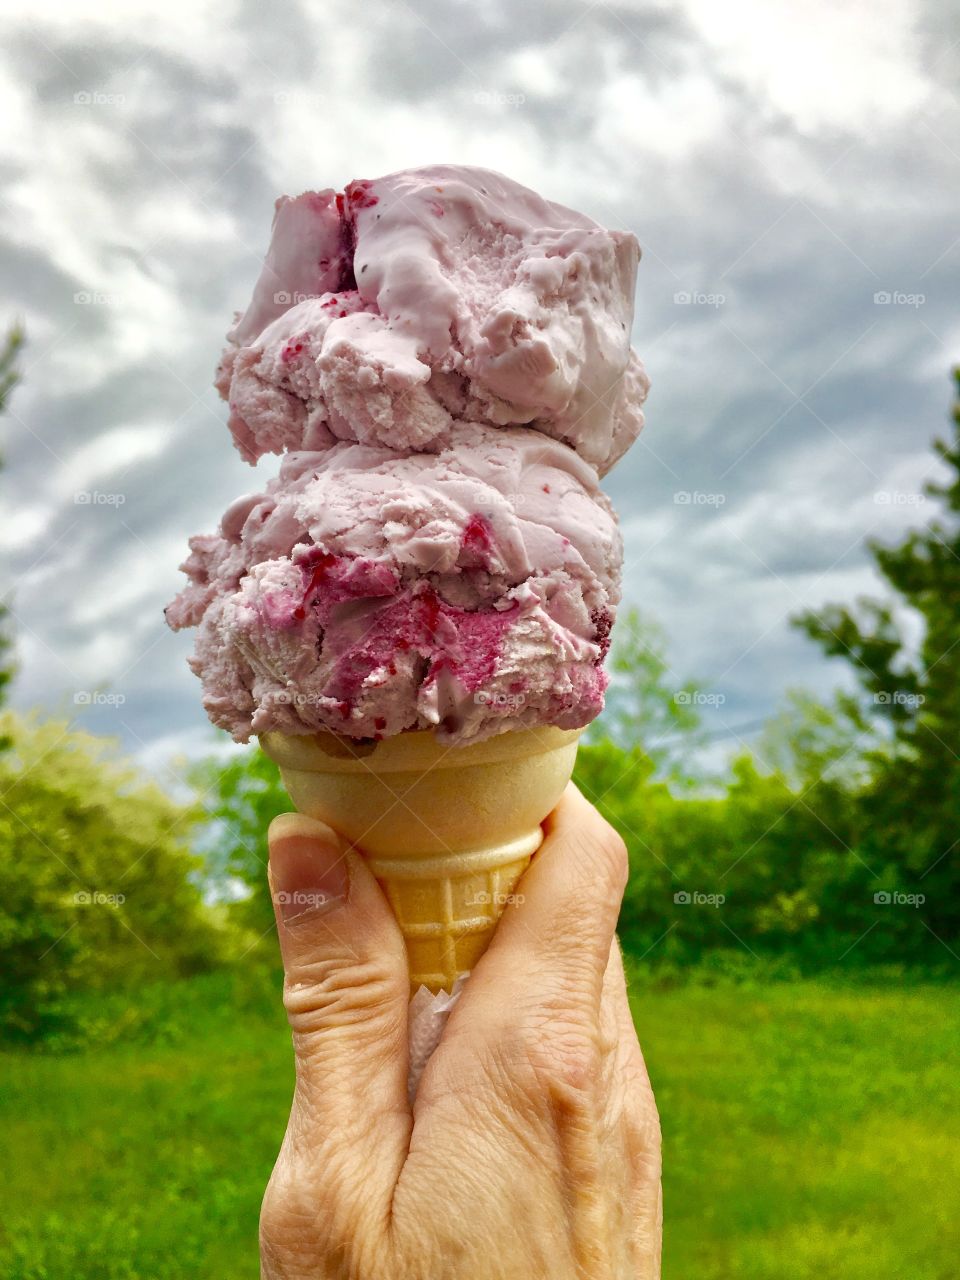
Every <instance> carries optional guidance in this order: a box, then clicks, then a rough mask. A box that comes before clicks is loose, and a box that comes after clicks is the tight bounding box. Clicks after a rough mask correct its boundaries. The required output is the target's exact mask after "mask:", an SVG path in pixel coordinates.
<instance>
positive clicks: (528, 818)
mask: <svg viewBox="0 0 960 1280" xmlns="http://www.w3.org/2000/svg"><path fill="white" fill-rule="evenodd" d="M578 737H579V732H578V731H576V730H563V729H554V728H542V729H526V730H517V731H511V732H507V733H502V734H500V735H498V736H496V737H493V738H487V739H485V740H484V741H482V742H478V743H472V744H470V745H468V746H462V747H456V746H453V747H451V746H449V745H445V744H444V743H442V742H438V741H437V739H436V737H435V736H434V734H433V733H432V732H429V731H428V732H415V733H403V734H399V735H397V736H396V737H392V738H387V739H385V740H384V741H382V742H379V743H377V744H375V745H374V746H369V745H364V744H360V743H352V742H347V741H345V740H344V739H342V738H337V737H335V736H334V735H332V734H327V733H319V734H315V735H302V736H301V735H293V734H284V733H266V734H263V735H262V736H261V738H260V745H261V747H262V748H263V750H264V751H265V752H266V754H267V755H268V756H270V758H271V759H272V760H275V761H276V763H277V764H278V765H279V766H280V773H281V777H282V778H283V784H284V786H285V787H286V789H287V792H288V793H289V795H290V798H291V800H292V801H293V803H294V804H295V805H296V807H297V809H298V810H299V811H300V812H301V813H305V814H309V815H310V816H311V817H314V818H320V819H322V820H323V821H324V822H327V823H329V824H330V826H332V827H333V828H334V829H335V830H337V831H339V832H340V833H341V834H342V835H343V836H345V837H346V838H347V839H348V840H349V841H350V842H351V843H352V844H354V845H355V846H356V847H357V849H358V850H359V851H360V852H361V853H362V854H363V855H364V857H365V858H366V861H367V864H368V865H369V867H370V868H371V870H372V871H373V873H374V875H375V876H376V877H377V879H378V881H379V882H380V884H381V886H382V887H383V889H384V891H385V892H386V894H387V897H388V898H389V900H390V904H391V906H392V907H393V910H394V913H395V914H396V917H397V921H398V922H399V924H400V928H401V930H402V932H403V936H404V939H405V940H406V944H407V958H408V962H409V966H410V985H411V991H412V992H415V991H416V990H418V988H419V987H420V986H425V987H428V988H429V989H430V990H431V991H441V990H447V991H449V990H451V989H452V987H453V984H454V983H455V982H456V980H457V978H458V977H460V976H461V975H462V974H464V973H468V972H469V971H470V970H471V969H472V968H473V966H474V965H475V964H476V962H477V961H478V960H479V958H480V956H481V955H482V954H483V952H484V951H485V950H486V947H487V944H488V943H489V941H490V938H491V937H492V935H493V931H494V928H495V927H496V924H497V921H498V920H499V918H500V916H501V914H502V913H503V909H504V906H505V905H506V903H507V902H508V900H509V897H510V895H511V894H512V893H513V891H514V889H515V887H516V884H517V881H518V880H519V878H520V876H521V874H522V873H523V871H524V870H525V868H526V866H527V864H528V863H529V861H530V858H531V856H532V855H533V853H534V852H535V851H536V849H537V848H538V846H539V845H540V842H541V840H542V839H543V832H542V830H541V827H540V823H541V821H542V820H543V819H544V818H545V817H546V815H547V814H548V813H549V812H550V810H551V809H552V808H553V807H554V805H555V804H556V803H557V801H558V800H559V798H560V795H561V793H562V792H563V789H564V787H565V786H566V784H567V782H568V780H569V778H570V774H571V772H572V771H573V762H574V758H575V756H576V753H577V739H578Z"/></svg>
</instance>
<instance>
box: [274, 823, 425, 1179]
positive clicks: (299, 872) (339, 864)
mask: <svg viewBox="0 0 960 1280" xmlns="http://www.w3.org/2000/svg"><path fill="white" fill-rule="evenodd" d="M269 841H270V882H271V888H272V890H273V899H274V908H275V911H276V916H277V931H278V934H279V939H280V950H281V954H282V956H283V964H284V970H285V982H284V1003H285V1005H286V1009H287V1016H288V1018H289V1020H290V1025H291V1027H292V1029H293V1043H294V1050H295V1054H296V1071H297V1086H296V1095H295V1099H294V1107H293V1112H292V1115H291V1122H290V1127H289V1129H288V1135H287V1142H288V1145H289V1147H290V1148H291V1151H292V1154H293V1155H294V1157H295V1158H302V1159H306V1160H310V1161H312V1162H314V1163H315V1164H317V1165H318V1166H321V1165H322V1170H323V1176H324V1179H325V1180H326V1182H327V1184H328V1185H332V1183H333V1182H334V1181H336V1180H337V1179H338V1178H339V1179H341V1180H346V1181H348V1182H350V1183H351V1184H353V1183H354V1182H355V1183H356V1184H357V1185H356V1186H351V1187H350V1188H346V1190H347V1191H350V1190H352V1191H353V1192H354V1193H355V1192H356V1191H358V1190H360V1189H361V1188H362V1189H363V1192H364V1195H368V1194H369V1192H370V1190H371V1186H370V1179H371V1178H373V1179H375V1178H379V1179H380V1180H381V1181H382V1184H383V1186H382V1188H381V1190H382V1192H383V1194H384V1196H388V1195H389V1194H390V1193H391V1192H392V1187H393V1185H394V1183H395V1181H396V1176H397V1173H398V1171H399V1168H400V1166H401V1164H402V1162H403V1158H404V1154H405V1152H406V1147H407V1142H408V1138H409V1129H410V1114H409V1107H408V1104H407V1093H406V1073H407V1039H406V1036H407V1000H408V978H407V964H406V954H405V951H404V946H403V938H402V937H401V934H400V931H399V929H398V927H397V925H396V922H395V920H394V918H393V915H392V913H391V911H390V907H389V905H388V904H387V901H386V899H385V898H384V896H383V894H382V893H381V891H380V887H379V885H378V884H377V882H376V881H375V880H374V878H373V876H372V875H371V874H370V872H369V871H368V869H367V868H366V866H364V864H363V862H362V860H361V859H360V858H359V857H358V855H357V854H356V853H355V852H353V851H352V850H347V849H346V848H345V846H344V845H343V843H342V842H341V840H340V838H339V837H338V836H337V835H336V834H335V833H334V832H333V831H331V830H330V828H329V827H327V826H325V825H324V824H323V823H321V822H317V821H315V820H314V819H312V818H307V817H304V816H302V815H300V814H284V815H283V816H282V817H280V818H277V819H275V820H274V822H273V823H271V826H270V835H269ZM374 1134H375V1135H376V1153H377V1159H376V1162H375V1168H373V1169H370V1170H366V1169H364V1168H362V1167H360V1166H359V1161H360V1159H361V1157H362V1155H363V1153H364V1152H369V1151H370V1150H371V1149H372V1144H371V1139H372V1136H373V1135H374ZM386 1203H387V1204H389V1199H387V1200H386Z"/></svg>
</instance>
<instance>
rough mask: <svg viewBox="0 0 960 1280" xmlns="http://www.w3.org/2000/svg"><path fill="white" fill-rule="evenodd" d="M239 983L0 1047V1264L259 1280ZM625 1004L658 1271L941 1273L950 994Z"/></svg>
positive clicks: (247, 1060)
mask: <svg viewBox="0 0 960 1280" xmlns="http://www.w3.org/2000/svg"><path fill="white" fill-rule="evenodd" d="M245 985H246V984H244V983H238V980H237V979H234V978H229V977H224V976H222V975H221V976H213V977H205V978H199V979H195V980H193V981H192V982H190V983H187V984H182V986H181V987H179V988H166V989H164V990H162V991H157V992H154V993H152V994H151V996H150V998H149V1000H148V1002H147V1004H148V1006H149V1007H148V1008H147V1010H146V1011H145V1012H144V1014H143V1015H142V1016H139V1017H138V1016H137V1015H133V1014H131V1013H130V1012H129V1011H127V1012H124V1010H123V1006H122V1005H121V1004H117V1005H116V1006H113V1005H111V1004H110V1003H109V1002H107V1003H104V1004H102V1005H101V1006H100V1007H99V1009H98V1014H97V1016H98V1017H99V1018H100V1021H101V1026H102V1032H103V1035H104V1036H105V1038H108V1039H109V1038H112V1043H109V1044H107V1045H106V1046H105V1047H103V1048H99V1049H96V1050H85V1051H84V1052H82V1053H76V1054H65V1055H62V1056H48V1055H43V1056H41V1055H36V1054H33V1055H28V1054H20V1053H6V1054H3V1055H0V1133H2V1138H0V1141H2V1143H3V1145H4V1147H5V1150H3V1151H2V1153H0V1154H2V1159H3V1168H4V1182H5V1186H4V1195H3V1201H4V1208H3V1210H2V1219H0V1274H2V1275H3V1276H4V1277H7V1278H8V1280H61V1278H63V1280H87V1278H89V1280H94V1277H95V1278H96V1280H167V1278H168V1277H169V1278H170V1280H173V1278H177V1280H180V1278H181V1277H184V1276H190V1277H192V1278H195V1280H204V1278H206V1277H210V1278H211V1280H225V1278H226V1277H229V1278H230V1280H244V1278H245V1277H249V1278H250V1280H254V1277H256V1276H257V1274H258V1271H257V1261H256V1223H257V1212H258V1207H259V1201H260V1195H261V1192H262V1188H263V1184H264V1182H265V1180H266V1178H267V1175H268V1173H269V1170H270V1167H271V1163H272V1160H273V1156H274V1153H275V1151H276V1148H277V1144H278V1142H279V1140H280V1136H281V1133H282V1128H283V1122H284V1114H285V1111H286V1107H287V1104H288V1100H289V1096H290V1090H291V1085H292V1071H291V1065H290V1061H289V1045H288V1039H287V1035H286V1031H285V1028H284V1025H283V1022H282V1019H281V1018H280V1017H279V1016H278V1015H277V1013H276V1009H275V1004H274V1002H273V991H272V979H271V980H270V982H266V981H265V980H258V981H257V982H256V983H255V984H251V989H250V990H245ZM634 1007H635V1013H636V1017H637V1023H638V1026H639V1028H640V1034H641V1040H642V1042H643V1044H644V1047H645V1050H646V1053H647V1059H648V1063H649V1066H650V1072H651V1075H652V1077H653V1081H654V1087H655V1089H656V1092H657V1096H658V1099H659V1103H660V1110H661V1114H662V1118H663V1128H664V1144H665V1162H666V1169H665V1177H664V1197H665V1218H666V1224H665V1240H666V1243H665V1265H664V1274H665V1276H666V1277H668V1278H674V1280H813V1278H814V1277H816V1278H817V1280H821V1277H824V1276H830V1277H831V1280H898V1278H899V1277H904V1280H954V1277H955V1276H956V1274H957V1271H956V1265H957V1262H956V1259H957V1252H956V1236H955V1224H956V1223H957V1221H958V1220H960V1082H958V1079H957V1074H956V1070H955V1063H956V1058H957V1049H958V1047H960V987H957V986H945V985H932V984H931V985H925V986H910V987H906V988H901V989H899V990H894V989H892V988H890V987H886V988H884V987H880V986H865V987H864V988H863V989H862V990H856V989H855V988H853V987H851V986H849V985H845V986H834V987H830V986H824V985H816V984H814V983H811V982H803V983H769V984H767V985H763V986H750V985H739V986H735V985H721V986H717V987H704V986H693V985H688V986H679V987H676V988H674V989H671V990H658V989H655V988H649V987H638V988H637V989H636V991H635V993H634ZM118 1020H119V1021H120V1022H121V1023H125V1024H126V1025H121V1026H118Z"/></svg>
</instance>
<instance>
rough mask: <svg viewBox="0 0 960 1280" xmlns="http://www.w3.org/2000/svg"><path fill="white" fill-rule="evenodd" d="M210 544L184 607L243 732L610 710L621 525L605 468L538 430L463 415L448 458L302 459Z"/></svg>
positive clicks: (450, 733) (217, 701)
mask: <svg viewBox="0 0 960 1280" xmlns="http://www.w3.org/2000/svg"><path fill="white" fill-rule="evenodd" d="M191 550H192V554H191V555H190V557H189V559H188V560H187V561H186V563H185V565H184V566H183V567H184V569H185V571H186V573H187V574H188V576H189V577H190V579H191V585H190V586H188V587H187V588H186V589H185V590H184V591H183V592H182V593H181V595H180V596H179V597H178V598H177V600H176V601H174V603H173V604H172V605H171V606H170V607H169V608H168V610H167V618H168V621H169V622H170V624H171V625H172V626H174V627H176V628H179V627H183V626H192V625H196V626H198V627H199V632H198V637H197V645H196V652H195V656H194V658H193V659H192V660H191V665H192V667H193V669H194V671H195V672H196V674H198V675H199V676H200V677H201V678H202V681H203V688H204V706H205V707H206V710H207V712H208V714H209V716H210V718H211V719H212V720H213V722H214V723H215V724H217V725H220V726H221V727H223V728H226V729H229V730H230V731H231V732H232V733H233V735H234V736H235V737H236V738H237V739H238V740H240V741H246V740H247V738H248V737H249V736H250V734H251V733H263V732H266V731H268V730H280V731H283V732H286V733H312V732H316V731H318V730H324V729H326V730H330V731H333V732H336V733H338V734H341V735H345V736H348V737H352V738H382V737H386V736H389V735H392V734H396V733H400V732H402V731H403V730H405V729H428V728H430V729H436V731H437V733H438V736H439V737H440V738H441V739H442V740H445V741H449V742H466V741H474V740H477V739H479V738H483V737H487V736H490V735H491V734H494V733H498V732H501V731H503V730H505V729H514V728H525V727H533V726H536V725H542V724H553V725H557V726H559V727H561V728H579V727H581V726H582V725H585V724H587V723H588V722H589V721H590V720H592V719H593V718H594V716H596V715H597V713H598V712H599V711H600V709H601V707H602V705H603V691H604V687H605V684H606V677H605V675H604V673H603V670H602V666H601V662H602V658H603V656H604V654H605V652H606V648H607V637H608V633H609V630H610V625H611V623H612V620H613V610H614V607H615V605H616V602H617V599H618V595H619V577H620V564H621V542H620V535H619V531H618V529H617V524H616V518H615V516H614V514H613V511H612V509H611V507H610V504H609V502H608V501H607V499H606V498H605V497H604V495H603V494H602V493H601V492H600V491H599V489H598V488H597V483H596V474H595V472H594V471H593V469H592V468H591V467H590V466H588V465H587V464H585V463H584V462H583V461H582V460H581V459H580V458H578V457H577V455H576V454H574V453H573V452H572V450H570V449H568V448H567V447H566V446H564V445H561V444H558V443H556V442H554V441H550V440H545V439H544V438H543V437H542V436H540V435H538V434H536V433H534V432H529V431H523V430H520V429H516V428H513V429H510V428H507V429H503V430H494V429H491V428H489V427H483V426H479V425H474V424H459V425H457V426H456V427H454V428H452V429H451V436H450V443H449V444H448V446H447V447H446V448H443V449H441V450H440V451H439V452H437V453H434V454H422V453H415V452H412V451H409V450H408V451H404V452H394V451H391V450H388V449H385V448H383V447H371V446H368V445H360V444H356V443H345V442H342V443H339V444H336V445H334V446H333V447H331V448H329V449H327V450H324V451H321V452H312V453H306V452H295V453H291V454H289V455H288V456H287V457H286V458H285V459H284V462H283V464H282V467H281V470H280V475H279V477H278V478H277V480H275V481H273V482H272V483H271V484H269V485H268V486H267V489H266V491H265V492H264V493H260V494H257V495H255V496H253V497H248V498H244V499H241V500H240V501H239V502H237V503H235V504H234V505H233V506H232V507H231V508H230V509H229V511H228V512H227V513H226V515H225V516H224V518H223V521H222V523H221V529H220V533H219V534H215V535H210V536H206V537H199V538H194V539H193V540H192V542H191Z"/></svg>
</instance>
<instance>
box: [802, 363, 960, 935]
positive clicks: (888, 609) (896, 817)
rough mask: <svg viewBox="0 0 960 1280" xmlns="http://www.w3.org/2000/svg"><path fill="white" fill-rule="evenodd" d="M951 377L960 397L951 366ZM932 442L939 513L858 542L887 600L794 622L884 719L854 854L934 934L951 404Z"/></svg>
mask: <svg viewBox="0 0 960 1280" xmlns="http://www.w3.org/2000/svg"><path fill="white" fill-rule="evenodd" d="M953 376H954V379H955V381H956V388H957V394H958V395H960V369H957V370H955V371H954V375H953ZM934 448H935V450H936V452H937V454H938V456H939V457H940V458H941V460H942V461H943V462H944V463H945V464H946V466H947V468H948V471H949V475H948V477H947V479H946V480H945V481H944V482H943V483H941V484H934V483H930V484H928V485H927V486H926V488H925V493H926V495H927V496H928V497H930V498H933V499H935V500H937V501H938V502H939V503H940V509H939V511H938V512H937V513H936V514H935V515H934V517H933V518H932V519H931V520H930V521H929V523H928V524H927V525H925V526H924V527H923V528H920V529H915V530H913V531H912V532H910V533H909V534H908V535H907V536H906V537H905V538H904V539H903V540H902V541H901V542H899V543H897V544H896V545H894V546H885V545H884V544H882V543H879V542H876V541H872V542H871V543H870V544H869V546H870V550H871V553H872V555H873V559H874V562H875V563H876V566H877V568H878V569H879V571H880V573H881V574H882V576H883V578H884V579H885V580H886V582H887V583H888V584H889V587H890V591H891V596H892V599H891V600H871V599H862V600H859V601H858V602H857V603H856V605H855V606H854V607H853V608H848V607H846V606H843V605H829V606H827V607H826V608H825V609H823V610H821V611H819V612H815V611H808V612H806V613H804V614H802V615H800V617H799V618H798V619H796V622H797V625H799V626H800V627H801V628H803V629H804V630H805V631H806V632H807V634H808V635H809V636H811V637H812V638H813V639H814V640H816V641H817V642H818V643H819V644H820V645H821V646H822V647H823V648H824V650H825V651H826V653H827V654H829V655H831V656H835V657H840V658H843V659H844V660H845V661H847V662H848V663H850V664H851V666H852V667H853V670H854V672H855V673H856V676H857V678H858V680H859V682H860V684H861V686H862V687H863V689H864V690H865V691H866V693H867V694H868V696H869V699H870V702H869V706H870V710H871V712H872V713H873V715H874V716H875V717H876V718H877V719H879V720H881V721H882V722H884V723H885V724H886V726H887V730H888V734H889V737H890V741H891V750H890V752H889V754H888V758H887V760H886V763H885V765H884V767H883V768H882V770H881V771H880V774H879V776H878V778H877V780H876V783H875V785H874V786H873V788H872V789H871V792H870V794H869V795H868V796H867V797H866V803H867V808H868V815H869V822H868V828H869V832H870V835H869V837H868V840H867V844H866V846H865V849H864V856H865V859H866V861H867V862H869V863H871V865H879V866H882V867H883V868H884V876H883V879H884V884H883V886H882V887H883V888H907V889H912V890H918V889H919V888H920V887H921V886H922V891H923V893H924V895H925V897H926V904H925V913H924V915H923V920H924V921H925V922H926V924H927V927H928V929H930V930H932V931H933V934H934V935H936V936H937V937H943V934H944V932H945V931H947V930H950V929H952V927H953V925H954V923H955V920H956V906H955V904H956V902H957V895H958V894H960V829H958V822H957V819H958V815H960V758H958V751H960V632H958V627H960V401H958V402H957V404H956V406H955V408H954V411H953V436H952V439H950V440H943V439H939V440H937V441H935V443H934ZM904 610H908V611H909V612H910V613H912V614H913V615H914V617H915V618H917V619H919V621H920V623H921V625H922V638H921V640H920V643H919V645H916V644H915V643H913V644H911V643H910V641H909V640H908V638H907V635H906V634H905V631H904V628H903V626H902V624H901V622H900V621H898V616H899V615H901V614H902V613H903V611H904ZM888 882H889V883H888ZM878 887H881V886H878ZM917 933H918V938H919V937H920V936H921V933H922V931H921V930H917ZM927 941H929V939H927Z"/></svg>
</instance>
